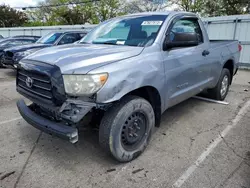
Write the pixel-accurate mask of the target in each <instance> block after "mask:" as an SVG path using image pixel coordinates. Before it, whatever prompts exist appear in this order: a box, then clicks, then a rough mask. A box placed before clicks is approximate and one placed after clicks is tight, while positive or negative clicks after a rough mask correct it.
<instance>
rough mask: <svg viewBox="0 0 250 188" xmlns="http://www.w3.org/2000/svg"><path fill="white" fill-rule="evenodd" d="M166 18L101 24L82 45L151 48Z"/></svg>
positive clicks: (125, 18)
mask: <svg viewBox="0 0 250 188" xmlns="http://www.w3.org/2000/svg"><path fill="white" fill-rule="evenodd" d="M166 18H167V16H166V15H150V16H136V17H135V16H134V17H123V18H115V19H112V20H109V21H107V22H104V23H102V24H100V25H99V26H98V27H96V28H95V29H94V30H93V31H91V32H90V33H89V34H87V35H86V36H85V37H84V38H83V39H82V40H81V41H80V43H92V44H110V45H127V46H142V47H144V46H150V45H151V44H153V42H154V40H155V38H156V37H157V34H158V32H159V30H160V28H161V25H162V24H163V22H164V20H165V19H166Z"/></svg>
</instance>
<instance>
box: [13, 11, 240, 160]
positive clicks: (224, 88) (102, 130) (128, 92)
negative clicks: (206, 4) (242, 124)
mask: <svg viewBox="0 0 250 188" xmlns="http://www.w3.org/2000/svg"><path fill="white" fill-rule="evenodd" d="M240 51H241V46H240V45H239V42H238V41H209V39H208V35H207V32H206V30H205V28H204V26H203V23H202V21H201V20H200V19H199V18H198V17H197V16H196V15H195V14H193V13H186V12H166V13H157V12H154V13H141V14H133V15H128V16H123V17H118V18H114V19H111V20H108V21H105V22H104V23H102V24H100V25H99V26H97V27H96V28H95V29H94V30H92V31H91V32H90V33H88V34H87V35H86V36H85V37H84V39H82V40H81V41H80V43H79V44H74V45H67V46H59V47H53V48H48V49H44V50H41V51H39V52H37V53H34V54H32V55H30V56H28V57H27V58H25V59H23V60H21V62H20V63H19V65H18V71H17V91H18V92H19V93H20V94H22V95H23V96H25V97H26V98H28V99H30V100H31V101H32V102H33V104H31V105H30V106H27V105H26V104H25V102H24V100H19V101H18V102H17V107H18V109H19V112H20V114H21V115H22V117H23V118H24V119H25V120H26V121H27V122H28V123H30V124H31V125H33V126H34V127H36V128H38V129H40V130H42V131H44V132H46V133H49V134H54V135H57V136H59V137H61V138H63V139H66V140H68V141H70V142H71V143H76V142H77V141H78V128H79V127H80V126H85V125H86V124H91V125H99V142H100V145H101V146H102V147H103V148H104V149H105V150H106V151H107V152H109V153H110V154H111V155H112V156H113V157H114V158H115V159H116V160H118V161H121V162H127V161H131V160H133V159H134V158H136V157H137V156H139V155H140V154H141V153H142V152H143V151H144V149H145V148H146V146H147V145H148V143H149V140H150V137H151V135H152V133H153V132H154V131H153V130H154V127H158V126H159V125H160V121H161V114H162V113H163V112H164V111H165V110H166V109H168V108H169V107H171V106H173V105H175V104H177V103H180V102H182V101H184V100H186V99H188V98H190V97H192V96H194V95H196V94H198V93H200V92H201V91H204V90H208V92H209V93H210V94H211V96H212V97H213V98H214V99H216V100H224V99H225V97H226V96H227V93H228V89H229V86H230V84H231V83H232V79H233V76H234V74H235V73H236V71H237V69H238V62H239V56H240ZM166 144H167V143H166Z"/></svg>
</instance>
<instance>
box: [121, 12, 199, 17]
mask: <svg viewBox="0 0 250 188" xmlns="http://www.w3.org/2000/svg"><path fill="white" fill-rule="evenodd" d="M174 14H188V15H193V16H197V15H196V14H195V13H192V12H185V11H164V12H142V13H135V14H128V15H125V16H128V17H130V16H139V15H145V16H146V15H174ZM121 17H122V16H121Z"/></svg>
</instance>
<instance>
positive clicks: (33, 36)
mask: <svg viewBox="0 0 250 188" xmlns="http://www.w3.org/2000/svg"><path fill="white" fill-rule="evenodd" d="M10 38H33V39H34V40H36V41H37V40H39V39H40V38H41V36H36V35H16V36H12V37H10Z"/></svg>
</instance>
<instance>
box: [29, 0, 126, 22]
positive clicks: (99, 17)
mask: <svg viewBox="0 0 250 188" xmlns="http://www.w3.org/2000/svg"><path fill="white" fill-rule="evenodd" d="M62 4H70V5H68V6H66V5H63V6H59V5H62ZM39 5H40V6H41V8H39V9H36V10H33V11H29V12H28V13H29V16H30V18H31V19H32V21H33V22H39V21H43V22H45V25H46V23H47V22H49V23H55V24H63V25H74V24H85V23H90V24H97V23H99V22H100V21H104V20H106V19H110V18H113V17H116V16H119V15H122V14H124V11H123V8H122V3H121V1H120V0H100V1H94V0H93V1H92V2H91V1H90V0H45V1H44V2H41V3H40V4H39ZM51 5H54V6H57V5H58V6H57V7H54V6H51Z"/></svg>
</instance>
